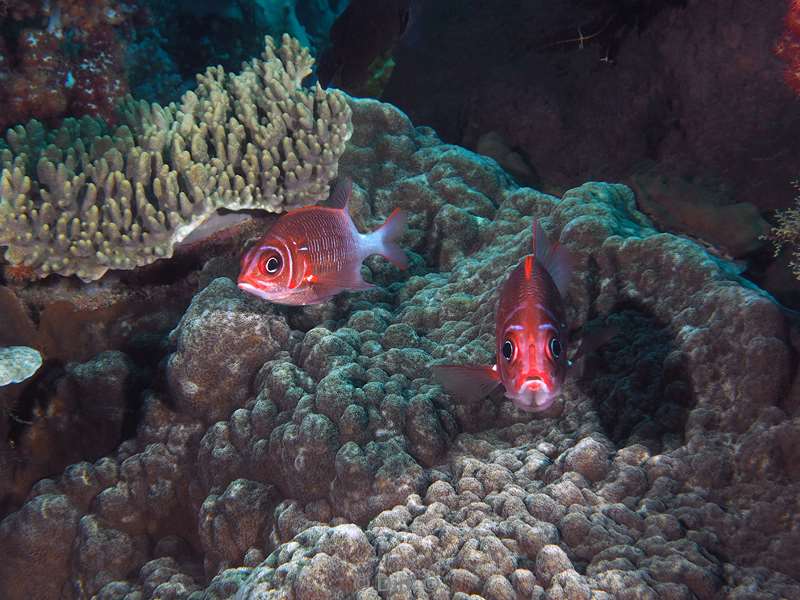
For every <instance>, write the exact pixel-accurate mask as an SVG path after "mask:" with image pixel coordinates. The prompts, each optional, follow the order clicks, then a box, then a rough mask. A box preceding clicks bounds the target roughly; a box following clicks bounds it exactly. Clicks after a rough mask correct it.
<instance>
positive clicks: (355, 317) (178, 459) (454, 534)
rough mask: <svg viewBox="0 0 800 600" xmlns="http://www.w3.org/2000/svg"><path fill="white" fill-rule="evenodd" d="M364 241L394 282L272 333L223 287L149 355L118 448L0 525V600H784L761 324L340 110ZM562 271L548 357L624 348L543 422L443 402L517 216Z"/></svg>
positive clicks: (491, 169)
mask: <svg viewBox="0 0 800 600" xmlns="http://www.w3.org/2000/svg"><path fill="white" fill-rule="evenodd" d="M351 107H352V109H353V125H354V132H353V137H352V138H351V141H350V144H349V146H348V149H347V151H346V152H345V154H344V155H343V157H342V159H341V162H340V172H341V173H343V174H346V175H349V176H351V177H352V178H353V180H354V182H355V190H354V198H353V201H352V204H351V212H352V214H353V216H354V219H355V221H356V223H357V225H358V227H359V228H360V229H361V230H365V229H367V228H373V227H374V226H375V225H376V224H378V223H380V222H381V221H382V220H383V219H384V218H385V216H386V215H387V214H388V213H389V212H390V210H391V209H393V208H394V207H396V206H400V207H403V208H405V209H407V210H408V211H409V212H410V215H411V216H410V221H409V231H408V233H407V235H406V237H405V238H404V242H405V243H406V244H407V247H408V248H409V252H410V258H411V268H410V270H409V271H408V272H400V271H398V270H396V269H395V268H394V267H392V266H391V265H389V264H388V263H387V262H386V261H384V260H383V259H381V258H378V257H375V258H371V259H368V260H367V261H366V266H367V269H368V270H369V271H370V274H369V275H368V277H369V278H371V280H372V281H373V282H375V283H377V284H378V287H377V288H375V289H373V290H370V291H368V292H364V293H357V294H344V295H341V296H339V297H337V298H336V299H334V300H333V301H331V302H328V303H326V304H323V305H320V306H315V307H307V308H302V309H287V308H284V307H279V306H275V305H270V304H268V303H265V302H262V301H260V300H258V299H256V298H253V297H250V296H245V295H243V294H242V293H241V292H240V291H239V290H238V289H237V288H236V286H235V284H234V283H233V281H231V280H230V279H228V278H226V277H220V278H217V279H215V280H213V281H212V282H210V284H209V285H208V286H207V287H205V289H203V290H202V291H201V292H200V293H199V294H197V295H196V296H195V298H194V300H193V302H192V304H191V306H190V307H189V308H188V310H187V311H186V313H185V314H184V316H183V318H182V320H181V321H180V323H179V324H178V325H177V327H176V328H175V329H174V331H173V332H172V334H171V335H170V339H169V344H170V351H169V355H168V356H167V357H166V358H165V360H164V362H163V368H162V375H163V377H161V380H162V381H154V384H153V389H152V390H150V391H148V392H147V398H146V401H145V404H144V406H143V408H142V414H141V420H140V423H139V426H138V430H137V432H136V435H135V437H133V438H131V439H129V440H128V441H126V442H124V443H123V444H122V445H121V446H120V447H119V448H118V449H117V450H116V451H115V452H114V453H112V454H111V455H110V456H108V457H106V458H102V459H100V460H98V461H96V462H94V463H93V464H90V463H88V462H85V463H78V464H76V465H73V466H71V467H69V468H68V469H66V470H65V471H64V473H63V474H62V475H59V476H57V477H53V478H52V479H45V480H43V481H41V482H39V483H38V484H36V485H35V486H34V488H33V490H32V491H31V493H30V495H29V497H28V499H27V501H26V502H25V503H24V505H22V507H21V508H19V510H17V511H15V512H12V513H11V514H9V515H8V516H6V518H5V519H4V520H3V521H2V522H0V546H1V547H3V548H5V549H7V550H8V552H7V553H6V555H5V556H6V557H5V559H4V560H3V561H0V596H2V597H3V598H8V599H9V600H16V599H23V598H25V599H29V598H59V597H60V598H92V597H96V598H99V599H103V600H106V599H112V598H114V599H118V598H125V599H127V600H143V599H146V598H147V599H149V598H176V599H177V598H194V599H199V598H213V599H216V600H222V599H226V600H234V599H235V600H256V599H267V598H270V599H271V598H276V599H277V598H299V599H306V598H308V599H310V598H315V599H317V598H358V599H360V600H367V599H373V598H381V597H384V598H389V597H391V598H437V599H438V598H451V597H454V598H467V597H469V595H470V594H478V595H480V596H481V597H484V598H491V599H495V598H496V599H501V598H502V599H505V598H509V599H512V598H569V599H576V598H586V599H588V598H613V597H618V598H675V599H680V598H686V599H689V598H701V599H710V598H764V599H767V598H775V599H777V598H792V597H800V583H798V580H799V579H800V559H799V558H798V555H797V553H796V552H794V551H793V550H792V549H796V548H797V547H798V545H799V544H800V535H798V531H799V530H800V510H798V506H797V498H798V484H797V479H798V477H797V476H798V471H797V464H799V463H798V455H797V452H798V451H797V447H798V445H797V441H798V438H799V437H800V393H798V391H799V390H800V388H799V387H798V386H799V385H800V384H798V381H797V378H796V364H795V360H794V352H795V351H794V349H793V346H792V339H791V336H790V330H789V328H788V325H787V323H786V321H785V318H784V316H783V314H782V313H781V312H780V310H779V309H778V307H777V306H776V305H775V304H774V303H773V302H772V301H771V300H770V299H769V298H768V297H767V296H766V295H765V294H764V293H763V292H761V291H760V290H758V289H757V288H755V287H754V286H751V285H746V284H745V282H744V281H743V280H741V279H739V278H738V277H737V276H736V275H735V274H734V271H733V270H732V269H731V268H730V267H729V266H728V265H727V263H725V262H723V261H721V260H719V259H717V258H715V257H713V256H711V255H709V254H707V253H706V252H705V251H704V250H703V249H702V248H701V247H700V246H698V245H696V244H694V243H693V242H691V241H688V240H686V239H682V238H678V237H675V236H672V235H669V234H663V233H658V232H657V231H656V230H655V229H653V228H652V227H651V225H650V222H649V221H648V219H647V218H646V217H645V216H644V215H642V214H641V213H639V212H638V211H637V210H636V209H635V203H634V198H633V194H632V192H631V191H630V190H629V189H628V188H626V187H624V186H621V185H612V184H606V183H598V182H590V183H587V184H585V185H583V186H581V187H579V188H575V189H573V190H570V191H568V192H567V193H566V194H564V196H563V198H556V197H553V196H548V195H545V194H541V193H539V192H536V191H535V190H533V189H530V188H520V187H518V186H517V185H516V184H514V183H513V182H512V181H511V179H510V178H508V177H507V176H506V175H505V174H504V173H503V172H502V171H501V170H500V169H499V168H498V167H497V165H496V163H494V162H493V161H491V160H489V159H486V158H482V157H479V156H477V155H475V154H472V153H470V152H468V151H465V150H463V149H461V148H458V147H456V146H449V145H445V144H443V143H442V142H441V141H440V140H439V139H438V138H437V137H436V135H435V134H434V132H433V131H432V130H430V129H428V128H415V127H414V126H413V125H412V123H411V122H410V121H409V120H408V119H407V118H406V117H405V115H403V114H402V113H401V112H399V111H398V110H396V109H395V108H393V107H392V106H390V105H387V104H381V103H379V102H375V101H369V100H351ZM532 217H533V218H540V219H541V220H542V223H543V226H544V228H545V229H546V230H547V231H548V233H549V234H550V235H551V236H552V237H554V238H558V239H560V241H561V242H562V243H564V244H566V245H567V246H568V247H569V248H570V249H571V250H572V251H573V252H574V254H575V256H576V272H575V276H574V278H573V280H572V283H571V286H570V288H569V293H568V295H567V303H568V311H567V312H568V316H569V319H570V326H571V327H572V328H573V329H580V328H586V329H590V328H592V327H594V326H596V325H598V324H600V323H603V322H614V323H616V324H617V325H618V326H620V330H621V332H622V333H621V334H620V335H619V336H617V338H615V339H614V340H612V341H610V342H609V343H607V344H606V345H605V346H603V347H602V348H600V349H599V350H598V351H597V352H596V353H595V354H593V355H592V356H590V357H589V358H587V359H586V360H585V361H584V362H583V363H582V364H579V365H578V366H576V372H575V373H574V374H573V375H572V376H571V377H570V379H569V380H568V383H567V385H566V386H565V390H564V394H563V398H562V399H561V401H559V402H558V403H557V404H556V405H555V406H554V407H553V408H552V409H551V410H550V411H548V412H547V413H543V414H540V415H531V414H526V413H521V412H518V411H517V410H516V409H514V408H513V406H512V405H511V403H510V402H507V401H503V400H501V399H485V400H482V401H480V402H477V403H474V404H466V403H464V402H463V401H461V400H459V398H451V397H449V396H447V395H445V394H443V392H442V390H441V388H440V387H438V386H437V385H435V384H433V383H432V380H431V378H430V372H429V366H430V365H431V364H432V363H435V362H439V361H441V362H480V363H485V364H488V363H490V362H491V360H492V358H493V357H492V352H493V334H494V323H493V315H494V306H495V301H496V298H497V293H498V288H499V284H500V283H501V282H502V281H503V279H504V278H505V276H506V275H507V273H508V272H509V271H510V269H512V268H513V267H514V266H516V264H517V261H518V260H519V259H520V258H521V257H522V256H524V255H525V254H527V253H528V252H529V251H530V243H531V234H530V225H531V218H532Z"/></svg>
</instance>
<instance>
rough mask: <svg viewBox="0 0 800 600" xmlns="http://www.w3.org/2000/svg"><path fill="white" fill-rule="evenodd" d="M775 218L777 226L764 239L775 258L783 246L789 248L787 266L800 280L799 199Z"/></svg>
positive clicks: (797, 184) (799, 187)
mask: <svg viewBox="0 0 800 600" xmlns="http://www.w3.org/2000/svg"><path fill="white" fill-rule="evenodd" d="M795 187H797V188H798V189H800V183H798V182H795ZM775 218H776V220H777V222H778V223H777V225H775V227H773V228H772V229H771V230H770V231H769V233H768V234H767V235H766V236H765V237H766V239H768V240H771V241H772V245H773V246H774V248H775V256H778V254H779V253H780V251H781V250H782V249H783V248H784V246H789V247H790V248H791V252H792V258H791V260H790V261H789V266H790V267H791V269H792V273H794V276H795V277H797V278H798V279H800V198H798V199H797V202H796V203H795V206H793V207H792V208H787V209H786V210H782V211H778V212H777V213H776V214H775Z"/></svg>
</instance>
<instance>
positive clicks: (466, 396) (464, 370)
mask: <svg viewBox="0 0 800 600" xmlns="http://www.w3.org/2000/svg"><path fill="white" fill-rule="evenodd" d="M431 372H432V373H433V377H434V379H436V381H438V382H439V383H440V384H442V387H444V389H445V390H447V392H448V393H449V394H450V395H451V396H454V397H455V398H457V399H458V400H464V401H466V402H473V401H475V400H480V399H481V398H484V397H486V396H488V395H489V394H490V393H491V392H492V391H493V390H494V389H495V388H496V387H497V386H499V385H500V375H499V374H498V372H497V370H496V369H495V368H494V367H487V366H479V365H434V366H432V367H431Z"/></svg>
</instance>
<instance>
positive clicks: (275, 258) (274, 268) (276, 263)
mask: <svg viewBox="0 0 800 600" xmlns="http://www.w3.org/2000/svg"><path fill="white" fill-rule="evenodd" d="M282 265H283V261H282V260H281V257H280V256H279V255H277V254H273V255H272V256H270V257H269V258H267V259H266V260H264V261H263V262H262V263H261V270H262V271H264V272H265V273H266V274H268V275H274V274H275V273H277V272H278V271H280V270H281V266H282Z"/></svg>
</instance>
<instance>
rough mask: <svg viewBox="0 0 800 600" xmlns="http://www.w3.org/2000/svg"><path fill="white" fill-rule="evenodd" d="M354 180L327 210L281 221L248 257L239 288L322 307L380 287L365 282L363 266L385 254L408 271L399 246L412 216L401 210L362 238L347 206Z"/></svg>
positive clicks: (302, 211)
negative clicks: (349, 294) (342, 295)
mask: <svg viewBox="0 0 800 600" xmlns="http://www.w3.org/2000/svg"><path fill="white" fill-rule="evenodd" d="M351 193H352V181H350V180H349V179H347V180H345V181H343V182H340V183H339V184H338V185H337V186H336V188H335V189H334V191H333V193H332V194H331V197H330V199H329V201H328V205H327V206H307V207H304V208H298V209H296V210H292V211H289V212H288V213H286V214H285V215H283V216H282V217H281V218H280V219H278V221H277V223H275V225H274V226H273V227H272V228H271V229H270V230H269V231H268V232H267V234H266V235H265V236H264V238H263V239H262V240H261V241H260V242H259V243H257V244H256V245H255V246H254V247H253V248H251V249H250V250H249V251H248V252H247V253H246V254H245V255H244V256H243V257H242V268H241V272H240V274H239V282H238V285H239V288H241V289H242V290H244V291H245V292H248V293H250V294H254V295H256V296H258V297H259V298H263V299H265V300H269V301H271V302H276V303H278V304H291V305H306V304H320V303H322V302H325V301H326V300H329V299H330V298H332V297H333V296H335V295H336V294H338V293H339V292H342V291H344V290H366V289H369V288H371V287H374V286H373V285H372V284H370V283H367V282H366V281H364V280H363V279H362V277H361V263H362V261H363V260H364V259H365V258H366V257H368V256H370V255H372V254H380V255H382V256H384V257H386V258H387V259H389V261H391V262H392V264H394V265H395V266H397V267H398V268H400V269H405V268H407V267H408V259H407V258H406V255H405V252H403V249H402V248H401V247H400V246H399V245H398V244H397V240H398V239H399V238H400V237H401V236H402V235H403V232H404V231H405V226H406V213H405V212H403V211H401V210H399V209H395V210H394V211H393V212H392V214H390V215H389V217H388V218H387V219H386V222H385V223H384V224H383V225H382V226H381V227H379V228H378V229H376V230H375V231H372V232H370V233H359V232H358V230H357V229H356V226H355V225H354V224H353V221H352V219H351V218H350V213H349V212H348V210H347V204H348V201H349V200H350V195H351Z"/></svg>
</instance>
